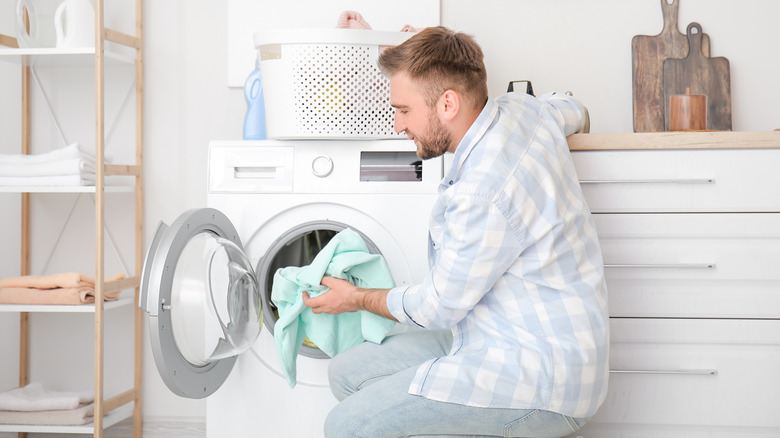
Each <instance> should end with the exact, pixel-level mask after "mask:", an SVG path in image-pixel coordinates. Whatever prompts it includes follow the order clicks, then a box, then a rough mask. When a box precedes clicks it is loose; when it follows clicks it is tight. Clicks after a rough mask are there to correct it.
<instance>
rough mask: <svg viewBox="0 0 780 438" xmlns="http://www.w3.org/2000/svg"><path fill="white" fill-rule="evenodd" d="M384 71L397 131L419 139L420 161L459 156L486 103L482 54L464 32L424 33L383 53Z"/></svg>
mask: <svg viewBox="0 0 780 438" xmlns="http://www.w3.org/2000/svg"><path fill="white" fill-rule="evenodd" d="M379 66H380V68H381V69H382V71H383V73H384V74H385V75H387V76H388V77H390V94H391V104H392V105H393V106H394V107H395V108H396V130H397V131H399V132H400V131H406V133H407V135H408V136H409V137H410V138H414V139H415V142H416V143H417V145H418V155H420V157H421V158H432V157H435V156H438V155H441V154H443V153H444V152H446V151H448V150H449V151H454V149H455V147H456V146H457V144H458V143H459V142H460V140H461V139H462V138H463V135H464V134H465V133H466V131H467V130H468V128H469V127H470V126H471V123H473V121H474V120H475V119H476V117H477V116H478V115H479V112H480V111H481V110H482V108H483V107H484V105H485V102H486V101H487V97H488V92H487V73H486V70H485V64H484V62H483V53H482V49H481V48H480V47H479V45H478V44H477V43H476V41H474V39H473V38H472V37H470V36H468V35H465V34H463V33H456V32H453V31H451V30H449V29H447V28H444V27H431V28H427V29H424V30H423V31H421V32H419V33H418V34H416V35H414V36H412V37H411V38H409V39H408V40H407V41H406V42H404V43H403V44H401V45H399V46H396V47H392V48H389V49H386V50H385V51H384V52H382V54H381V55H380V57H379Z"/></svg>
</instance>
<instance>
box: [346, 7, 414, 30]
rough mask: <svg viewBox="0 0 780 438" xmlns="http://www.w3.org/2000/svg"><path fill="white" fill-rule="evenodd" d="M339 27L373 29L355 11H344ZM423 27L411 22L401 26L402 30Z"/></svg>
mask: <svg viewBox="0 0 780 438" xmlns="http://www.w3.org/2000/svg"><path fill="white" fill-rule="evenodd" d="M336 28H337V29H364V30H371V25H370V24H368V22H367V21H366V20H365V19H364V18H363V16H362V15H360V13H359V12H355V11H344V12H342V13H341V15H339V21H338V22H337V23H336ZM420 30H421V29H419V28H417V27H414V26H411V25H409V24H406V25H404V26H403V27H402V28H401V32H419V31H420Z"/></svg>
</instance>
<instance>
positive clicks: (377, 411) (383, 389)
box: [325, 330, 588, 438]
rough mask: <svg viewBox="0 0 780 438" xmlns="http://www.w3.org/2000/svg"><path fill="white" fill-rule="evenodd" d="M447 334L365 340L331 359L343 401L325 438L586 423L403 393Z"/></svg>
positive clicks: (535, 430)
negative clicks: (376, 340) (379, 342)
mask: <svg viewBox="0 0 780 438" xmlns="http://www.w3.org/2000/svg"><path fill="white" fill-rule="evenodd" d="M451 345H452V334H451V333H450V331H449V330H443V331H427V330H425V331H422V330H419V331H413V332H408V333H402V334H398V335H393V336H389V337H388V338H387V339H385V341H384V342H383V343H382V344H381V345H377V344H372V343H370V342H365V343H363V344H360V345H358V346H356V347H353V348H351V349H349V350H346V351H344V352H342V353H340V354H339V355H337V356H336V357H335V358H333V359H332V360H331V364H330V369H329V377H330V387H331V390H332V391H333V394H334V395H335V396H336V398H337V399H338V400H339V401H340V403H339V404H338V406H336V407H335V408H334V409H333V410H332V411H331V412H330V414H329V415H328V418H327V419H326V420H325V436H326V437H327V438H336V437H345V438H346V437H349V438H356V437H364V438H391V437H392V438H395V437H429V438H430V437H460V438H463V437H478V436H479V437H550V438H552V437H562V436H566V435H569V434H571V433H573V432H576V431H578V430H579V429H580V428H581V427H582V426H583V425H584V424H585V422H586V421H587V420H588V419H587V418H583V419H575V418H570V417H567V416H564V415H561V414H557V413H555V412H549V411H543V410H536V409H531V410H527V409H496V408H478V407H471V406H463V405H458V404H453V403H445V402H439V401H434V400H428V399H427V398H425V397H420V396H417V395H411V394H409V393H408V392H407V391H408V389H409V385H410V384H411V381H412V379H413V378H414V375H415V373H416V371H417V367H418V366H419V365H420V364H422V363H423V362H425V361H427V360H429V359H432V358H435V357H441V356H444V355H446V354H447V353H448V352H449V350H450V346H451Z"/></svg>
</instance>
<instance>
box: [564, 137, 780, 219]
mask: <svg viewBox="0 0 780 438" xmlns="http://www.w3.org/2000/svg"><path fill="white" fill-rule="evenodd" d="M572 157H573V159H574V163H575V167H576V168H577V175H578V177H579V179H580V185H581V186H582V190H583V193H584V194H585V198H586V200H587V203H588V206H589V207H590V209H591V210H592V211H593V212H736V211H753V212H757V211H775V212H777V211H780V197H778V196H774V197H767V196H766V195H765V193H766V190H767V188H768V187H777V186H779V185H780V173H778V172H777V163H778V162H780V149H719V150H621V151H576V152H572Z"/></svg>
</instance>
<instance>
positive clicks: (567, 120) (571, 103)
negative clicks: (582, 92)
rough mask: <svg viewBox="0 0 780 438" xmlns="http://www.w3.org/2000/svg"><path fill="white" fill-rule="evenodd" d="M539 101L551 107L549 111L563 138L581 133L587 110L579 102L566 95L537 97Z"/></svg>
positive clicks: (586, 120)
mask: <svg viewBox="0 0 780 438" xmlns="http://www.w3.org/2000/svg"><path fill="white" fill-rule="evenodd" d="M539 100H541V101H542V102H544V103H545V104H548V105H550V106H552V107H553V108H554V109H555V110H554V111H551V112H552V113H553V114H554V115H555V116H556V120H557V122H558V125H559V126H560V127H561V130H562V131H563V133H564V135H565V136H567V137H568V136H569V135H571V134H576V133H578V132H583V131H585V130H586V125H587V124H588V116H587V113H588V110H587V108H585V105H583V104H582V102H580V101H579V100H577V99H575V98H574V97H572V96H569V95H567V94H560V93H548V94H545V95H543V96H540V97H539Z"/></svg>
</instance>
